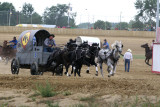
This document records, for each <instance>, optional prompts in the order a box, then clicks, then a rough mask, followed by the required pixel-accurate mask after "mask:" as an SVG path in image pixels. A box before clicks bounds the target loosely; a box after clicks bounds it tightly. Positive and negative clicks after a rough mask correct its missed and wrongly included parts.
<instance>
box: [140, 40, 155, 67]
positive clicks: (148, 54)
mask: <svg viewBox="0 0 160 107" xmlns="http://www.w3.org/2000/svg"><path fill="white" fill-rule="evenodd" d="M141 47H142V48H144V49H145V57H146V59H145V63H146V64H147V65H149V66H151V64H149V60H150V59H152V50H151V49H150V48H149V46H148V43H146V44H143V45H141Z"/></svg>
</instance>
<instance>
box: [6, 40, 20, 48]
mask: <svg viewBox="0 0 160 107" xmlns="http://www.w3.org/2000/svg"><path fill="white" fill-rule="evenodd" d="M8 43H10V45H9V46H10V47H12V48H13V49H16V45H17V43H18V41H17V39H16V37H13V40H11V41H9V42H8Z"/></svg>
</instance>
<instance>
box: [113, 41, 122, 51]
mask: <svg viewBox="0 0 160 107" xmlns="http://www.w3.org/2000/svg"><path fill="white" fill-rule="evenodd" d="M120 44H121V41H120V42H119V41H115V42H114V43H113V44H112V45H111V47H112V48H113V49H115V48H116V46H120Z"/></svg>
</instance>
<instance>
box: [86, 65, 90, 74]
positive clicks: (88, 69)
mask: <svg viewBox="0 0 160 107" xmlns="http://www.w3.org/2000/svg"><path fill="white" fill-rule="evenodd" d="M86 73H87V74H89V66H88V69H87V71H86Z"/></svg>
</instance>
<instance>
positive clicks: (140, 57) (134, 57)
mask: <svg viewBox="0 0 160 107" xmlns="http://www.w3.org/2000/svg"><path fill="white" fill-rule="evenodd" d="M133 59H145V56H144V55H133Z"/></svg>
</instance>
